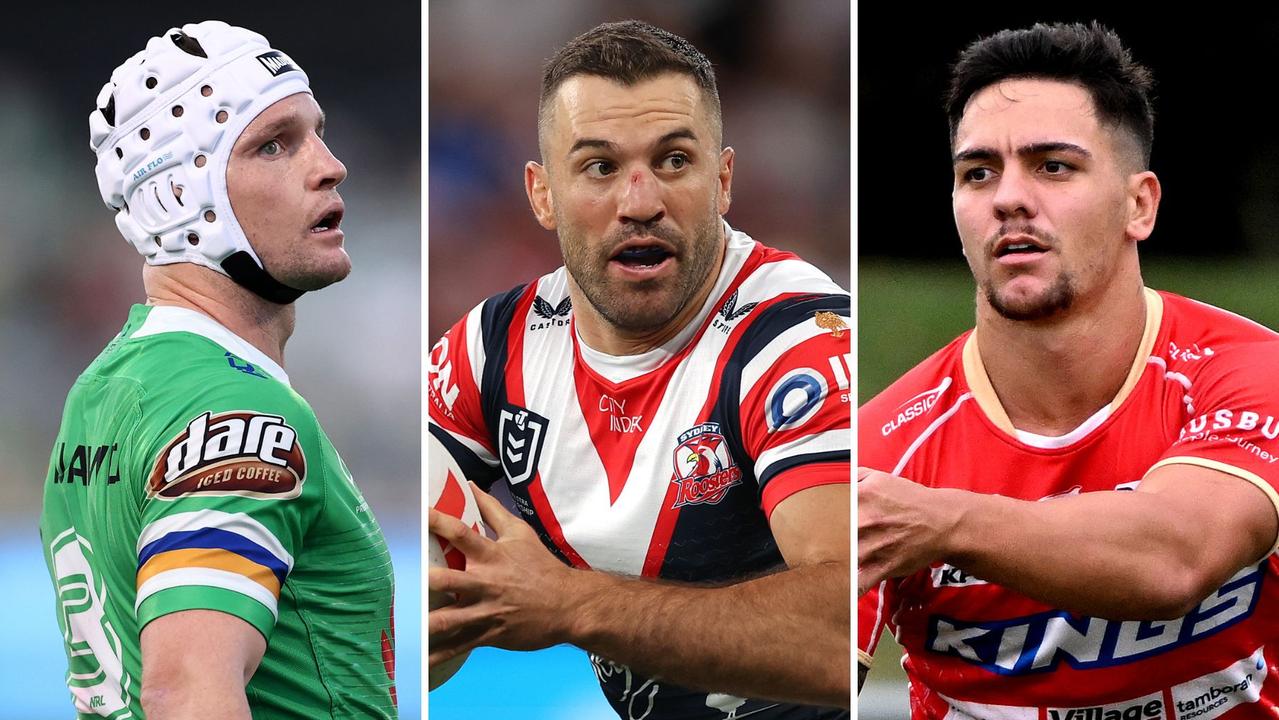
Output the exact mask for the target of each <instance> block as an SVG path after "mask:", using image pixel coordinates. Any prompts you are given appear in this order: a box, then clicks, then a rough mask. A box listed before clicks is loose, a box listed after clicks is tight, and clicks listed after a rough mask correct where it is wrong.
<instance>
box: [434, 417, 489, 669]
mask: <svg viewBox="0 0 1279 720" xmlns="http://www.w3.org/2000/svg"><path fill="white" fill-rule="evenodd" d="M432 429H433V430H436V431H437V432H438V429H436V428H432ZM426 444H427V458H426V476H427V490H428V492H429V494H430V495H429V497H430V501H431V507H432V508H435V509H436V510H439V511H440V512H443V513H447V514H449V515H452V516H453V517H456V518H460V519H461V520H462V522H464V523H466V524H467V525H468V526H470V527H471V529H473V530H475V531H476V532H478V533H480V534H483V533H484V525H483V523H481V522H480V508H479V505H477V504H476V502H475V496H474V495H473V494H471V486H470V485H469V484H467V482H466V476H465V475H463V474H462V470H461V468H459V467H458V464H457V462H456V461H454V460H453V456H452V454H450V453H449V451H448V450H447V449H446V448H445V447H444V444H443V443H441V442H440V441H439V440H438V439H437V438H436V437H435V435H434V434H433V433H430V432H428V433H427V441H426ZM427 552H428V553H429V555H430V560H431V567H451V568H453V569H454V570H465V569H466V556H465V555H463V554H462V551H461V550H458V549H457V548H455V547H453V545H452V544H451V543H449V542H447V541H446V540H444V539H442V538H440V537H439V536H437V535H436V534H435V533H431V537H430V540H429V541H428V543H427ZM427 595H428V597H427V602H428V606H427V607H428V610H434V609H436V608H439V607H444V606H445V605H451V604H452V603H453V602H454V597H453V596H452V595H450V594H449V593H445V592H436V591H435V590H429V589H428V593H427ZM427 642H428V643H429V642H430V638H429V637H428V638H427ZM469 654H470V653H464V654H462V655H458V656H457V657H455V658H453V659H451V660H448V661H447V662H443V663H440V664H439V665H436V666H435V667H433V668H431V672H430V689H431V690H434V689H435V688H437V687H439V686H440V685H443V684H444V682H445V681H446V680H448V679H449V678H451V677H453V674H454V673H456V672H457V671H458V670H459V669H460V668H461V667H462V663H464V662H466V658H467V656H468V655H469Z"/></svg>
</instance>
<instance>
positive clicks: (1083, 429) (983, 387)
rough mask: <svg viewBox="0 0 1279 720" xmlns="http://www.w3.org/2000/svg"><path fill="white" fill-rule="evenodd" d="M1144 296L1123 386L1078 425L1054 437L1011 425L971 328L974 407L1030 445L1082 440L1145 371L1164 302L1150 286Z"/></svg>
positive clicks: (968, 352) (967, 353)
mask: <svg viewBox="0 0 1279 720" xmlns="http://www.w3.org/2000/svg"><path fill="white" fill-rule="evenodd" d="M1145 296H1146V327H1145V329H1144V330H1143V332H1142V334H1141V345H1140V346H1139V347H1138V348H1137V354H1136V355H1135V356H1134V357H1133V360H1132V365H1131V366H1130V367H1129V368H1128V377H1127V378H1126V379H1125V380H1124V384H1123V387H1121V388H1119V392H1118V393H1117V394H1116V395H1115V397H1114V399H1112V400H1111V401H1110V402H1109V403H1107V404H1106V405H1103V406H1102V407H1101V409H1099V410H1098V411H1097V412H1095V413H1093V415H1092V416H1091V417H1089V418H1088V419H1087V420H1085V421H1084V422H1083V424H1081V425H1080V426H1079V427H1077V428H1075V429H1074V430H1071V431H1070V432H1068V433H1066V434H1065V435H1058V436H1051V435H1039V434H1036V433H1031V432H1026V431H1025V430H1018V429H1017V428H1015V427H1013V423H1012V421H1011V420H1009V419H1008V413H1007V412H1006V411H1005V410H1004V406H1003V405H1002V404H1000V402H999V396H998V395H996V394H995V388H994V386H993V385H991V384H990V376H989V375H987V374H986V366H985V365H984V364H982V361H981V353H979V352H978V351H977V331H976V330H973V332H972V333H970V334H969V335H968V339H967V340H965V341H964V379H965V380H966V381H967V383H968V387H969V389H970V390H971V391H972V394H973V399H974V400H976V401H977V406H978V407H980V408H981V410H982V412H983V413H985V414H986V417H988V418H990V421H991V422H992V423H994V424H995V427H997V428H999V429H1000V430H1003V431H1004V432H1005V433H1008V434H1009V435H1011V436H1013V437H1015V438H1017V440H1019V441H1021V442H1022V443H1025V444H1026V445H1030V446H1031V447H1036V448H1041V449H1045V450H1055V449H1057V448H1064V447H1069V446H1071V445H1074V444H1075V443H1077V442H1079V441H1080V440H1082V439H1084V438H1085V437H1087V436H1088V434H1089V433H1091V432H1092V431H1093V430H1095V429H1096V428H1097V427H1098V426H1100V425H1101V424H1102V423H1103V422H1105V421H1106V419H1107V418H1109V417H1110V415H1111V414H1112V413H1113V412H1114V411H1115V410H1117V409H1118V408H1119V406H1120V405H1122V404H1123V402H1124V400H1126V399H1128V396H1129V395H1130V394H1131V393H1132V389H1133V388H1134V387H1136V386H1137V381H1138V380H1140V379H1141V375H1142V373H1144V372H1145V370H1146V364H1147V363H1146V359H1147V358H1149V357H1150V354H1151V352H1152V351H1153V350H1154V348H1155V339H1156V338H1157V337H1158V336H1159V325H1160V323H1161V322H1162V321H1163V314H1164V301H1163V298H1162V297H1160V296H1159V293H1157V292H1155V291H1154V290H1151V289H1150V288H1145Z"/></svg>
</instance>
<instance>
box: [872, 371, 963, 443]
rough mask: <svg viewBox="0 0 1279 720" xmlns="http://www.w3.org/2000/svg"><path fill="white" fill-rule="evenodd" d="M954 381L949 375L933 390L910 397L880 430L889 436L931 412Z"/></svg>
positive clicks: (882, 433)
mask: <svg viewBox="0 0 1279 720" xmlns="http://www.w3.org/2000/svg"><path fill="white" fill-rule="evenodd" d="M952 382H953V381H952V380H951V379H950V378H949V377H947V378H944V379H943V380H942V381H941V384H940V385H938V386H937V387H935V388H933V389H932V390H925V391H923V392H922V393H920V394H918V395H916V396H915V397H913V398H910V399H909V400H907V401H906V402H904V403H902V404H901V405H898V406H897V413H896V415H894V416H893V419H891V420H889V421H888V422H886V423H884V425H883V427H881V428H880V429H879V432H880V434H881V435H883V436H884V437H888V436H889V435H891V434H892V433H893V431H894V430H896V429H897V428H899V427H901V426H903V425H905V424H906V423H908V422H910V421H911V420H915V419H917V418H921V417H923V416H925V415H927V414H928V413H929V411H931V410H932V409H933V408H934V407H935V406H936V405H937V401H938V400H940V399H941V396H942V395H943V394H944V393H945V392H946V390H947V389H948V388H949V387H950V385H951V383H952Z"/></svg>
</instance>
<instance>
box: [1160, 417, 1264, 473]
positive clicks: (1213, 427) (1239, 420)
mask: <svg viewBox="0 0 1279 720" xmlns="http://www.w3.org/2000/svg"><path fill="white" fill-rule="evenodd" d="M1275 438H1279V419H1276V418H1275V416H1273V415H1262V414H1260V413H1257V412H1253V411H1251V410H1244V411H1239V410H1235V409H1229V408H1223V409H1221V410H1214V411H1213V412H1210V413H1203V414H1202V415H1199V416H1197V417H1195V418H1193V419H1192V420H1191V421H1190V422H1188V423H1186V424H1185V425H1184V426H1182V428H1181V433H1180V434H1179V436H1178V437H1177V442H1176V443H1174V444H1176V445H1180V444H1183V443H1191V442H1221V441H1225V442H1230V443H1234V444H1236V445H1238V446H1239V447H1241V448H1243V449H1244V450H1247V451H1248V452H1250V453H1252V454H1253V455H1255V456H1257V457H1258V458H1259V459H1261V460H1263V461H1265V462H1267V463H1274V462H1275V461H1276V460H1279V455H1276V454H1275V453H1273V452H1270V451H1268V450H1265V449H1263V448H1261V447H1260V446H1259V445H1257V443H1256V442H1254V441H1263V440H1274V439H1275Z"/></svg>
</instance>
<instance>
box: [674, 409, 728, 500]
mask: <svg viewBox="0 0 1279 720" xmlns="http://www.w3.org/2000/svg"><path fill="white" fill-rule="evenodd" d="M671 482H673V483H675V484H677V485H679V493H678V495H677V496H676V498H675V504H674V505H672V506H671V508H672V509H673V508H677V507H681V506H683V505H718V504H719V502H720V501H721V500H723V499H724V496H725V495H727V494H728V491H729V490H730V489H732V488H733V487H735V486H737V485H740V484H741V483H742V470H741V468H739V467H737V463H735V462H733V456H732V453H730V452H729V451H728V441H727V440H725V439H724V436H723V435H722V434H720V431H719V423H713V422H708V423H702V424H701V425H698V426H697V427H695V428H692V429H690V430H685V431H684V432H682V433H680V436H679V446H678V447H676V448H675V477H673V478H671Z"/></svg>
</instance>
